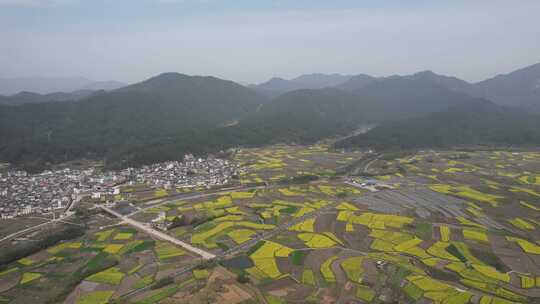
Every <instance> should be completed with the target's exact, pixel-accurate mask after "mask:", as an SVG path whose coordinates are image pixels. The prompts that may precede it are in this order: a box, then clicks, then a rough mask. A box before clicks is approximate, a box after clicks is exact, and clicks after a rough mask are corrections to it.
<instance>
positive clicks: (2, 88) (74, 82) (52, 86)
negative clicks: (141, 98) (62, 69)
mask: <svg viewBox="0 0 540 304" xmlns="http://www.w3.org/2000/svg"><path fill="white" fill-rule="evenodd" d="M123 86H126V84H125V83H122V82H119V81H113V80H111V81H95V80H90V79H86V78H84V77H55V78H53V77H50V78H48V77H26V78H0V95H7V96H11V95H15V94H18V93H20V92H32V93H36V94H41V95H46V94H51V93H58V92H73V91H79V90H89V91H99V90H105V91H110V90H114V89H118V88H121V87H123Z"/></svg>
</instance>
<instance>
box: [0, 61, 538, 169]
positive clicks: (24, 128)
mask: <svg viewBox="0 0 540 304" xmlns="http://www.w3.org/2000/svg"><path fill="white" fill-rule="evenodd" d="M531 73H532V72H531ZM531 73H525V74H531ZM532 74H534V73H532ZM312 78H319V76H317V75H311V76H304V81H306V80H305V79H311V80H313V79H312ZM323 78H324V77H323ZM338 78H339V77H337V78H336V79H338ZM525 78H526V79H530V78H531V77H529V76H527V77H525ZM328 79H329V78H327V80H328ZM336 79H335V80H336ZM336 81H337V80H336ZM312 83H315V81H312ZM322 83H323V82H322V80H321V82H319V85H321V84H322ZM475 86H476V85H473V84H468V83H466V82H464V81H461V80H459V79H457V78H453V77H447V76H440V75H437V74H435V73H432V72H429V71H428V72H421V73H417V74H413V75H409V76H391V77H386V78H373V77H370V76H367V75H359V76H356V77H352V78H350V79H349V80H348V81H347V82H344V83H341V84H340V85H338V86H337V88H323V89H302V90H294V91H291V92H287V93H284V94H282V95H280V96H279V97H277V98H274V99H272V100H271V99H269V98H267V97H265V96H263V95H262V94H259V93H257V92H255V91H254V90H252V89H250V88H246V87H244V86H241V85H239V84H237V83H234V82H232V81H226V80H221V79H218V78H215V77H201V76H188V75H183V74H178V73H165V74H161V75H159V76H156V77H153V78H150V79H148V80H146V81H143V82H140V83H137V84H134V85H130V86H126V87H123V88H120V89H117V90H114V91H111V92H100V93H98V94H94V95H91V96H89V97H87V98H83V99H82V100H80V101H76V102H69V103H59V102H44V103H38V104H23V105H19V106H0V160H1V161H8V162H11V163H14V164H16V165H24V166H27V168H28V167H30V168H31V167H32V166H36V167H37V169H39V168H41V167H42V166H43V164H46V163H56V162H61V161H65V160H72V159H76V158H81V157H91V158H100V159H105V160H106V161H107V163H108V164H109V165H110V166H127V165H139V164H143V163H152V162H156V161H164V160H170V159H178V158H180V157H182V155H183V154H185V153H210V152H216V151H219V150H222V149H224V148H229V147H234V146H255V145H265V144H271V143H276V142H288V143H309V142H314V141H317V140H320V139H323V138H327V137H333V136H336V135H346V134H350V132H352V131H354V130H355V129H356V128H359V127H362V126H365V125H368V124H369V125H373V124H377V125H379V127H377V128H375V129H373V130H372V131H370V132H369V133H367V134H365V135H360V136H357V137H353V138H350V139H348V140H345V141H343V142H341V143H340V144H339V145H340V146H366V145H367V146H372V147H374V148H393V147H396V148H398V147H403V148H409V147H422V146H429V145H435V146H443V145H448V146H451V145H454V144H455V145H459V144H477V143H484V142H485V143H499V144H503V143H507V144H529V143H535V142H536V139H537V137H536V136H537V132H538V131H536V130H540V128H538V124H537V123H535V121H538V120H540V119H538V117H536V116H532V115H530V114H526V113H523V112H520V111H519V110H514V109H510V108H505V107H501V106H496V105H495V104H492V103H489V102H485V101H482V102H479V101H478V100H477V99H476V98H474V97H471V96H470V95H473V93H471V92H474V88H475ZM465 91H466V92H465ZM533 91H534V90H533ZM535 105H538V104H537V103H536V104H535ZM447 109H450V110H447ZM535 128H536V129H535Z"/></svg>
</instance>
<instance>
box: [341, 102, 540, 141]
mask: <svg viewBox="0 0 540 304" xmlns="http://www.w3.org/2000/svg"><path fill="white" fill-rule="evenodd" d="M538 144H540V116H538V115H535V114H530V113H527V112H524V111H522V110H520V109H514V108H508V107H504V106H499V105H496V104H494V103H492V102H490V101H486V100H481V99H477V100H472V101H467V102H465V103H462V104H459V105H454V106H451V107H449V108H448V109H446V110H443V111H440V112H436V113H432V114H428V115H425V116H423V117H418V118H415V119H411V120H404V121H400V122H393V123H388V124H384V125H381V126H379V127H376V128H374V129H372V130H370V131H369V132H367V133H366V134H361V135H357V136H353V137H349V138H347V139H344V140H342V141H340V142H338V143H336V147H339V148H350V147H356V148H359V147H362V148H368V147H369V148H374V149H378V150H384V149H412V148H441V147H453V146H464V145H538Z"/></svg>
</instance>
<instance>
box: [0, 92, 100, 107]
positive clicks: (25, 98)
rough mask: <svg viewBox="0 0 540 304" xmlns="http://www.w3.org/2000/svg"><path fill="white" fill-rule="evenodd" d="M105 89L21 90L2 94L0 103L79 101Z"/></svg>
mask: <svg viewBox="0 0 540 304" xmlns="http://www.w3.org/2000/svg"><path fill="white" fill-rule="evenodd" d="M103 92H105V91H94V90H78V91H74V92H70V93H64V92H56V93H49V94H38V93H32V92H20V93H18V94H15V95H11V96H1V95H0V104H4V105H21V104H26V103H41V102H50V101H77V100H80V99H83V98H86V97H89V96H91V95H94V94H99V93H103Z"/></svg>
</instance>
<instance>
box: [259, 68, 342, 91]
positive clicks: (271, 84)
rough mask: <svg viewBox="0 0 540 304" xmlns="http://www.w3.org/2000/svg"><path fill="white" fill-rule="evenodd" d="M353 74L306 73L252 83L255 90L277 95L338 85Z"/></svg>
mask: <svg viewBox="0 0 540 304" xmlns="http://www.w3.org/2000/svg"><path fill="white" fill-rule="evenodd" d="M351 77H352V76H350V75H341V74H322V73H314V74H306V75H301V76H298V77H296V78H293V79H290V80H287V79H283V78H278V77H275V78H272V79H270V80H268V81H267V82H264V83H261V84H257V85H250V86H249V87H250V88H252V89H253V90H255V91H257V92H259V93H261V94H264V95H266V96H269V97H277V96H279V95H281V94H284V93H287V92H291V91H295V90H302V89H323V88H329V87H335V86H338V85H340V84H342V83H344V82H346V81H348V80H349V79H350V78H351Z"/></svg>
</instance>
